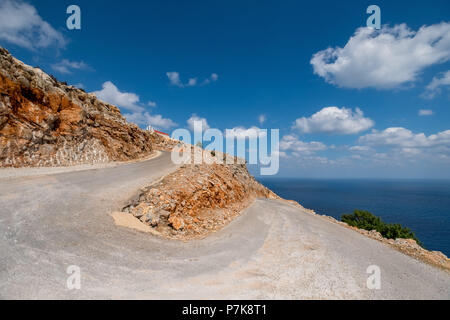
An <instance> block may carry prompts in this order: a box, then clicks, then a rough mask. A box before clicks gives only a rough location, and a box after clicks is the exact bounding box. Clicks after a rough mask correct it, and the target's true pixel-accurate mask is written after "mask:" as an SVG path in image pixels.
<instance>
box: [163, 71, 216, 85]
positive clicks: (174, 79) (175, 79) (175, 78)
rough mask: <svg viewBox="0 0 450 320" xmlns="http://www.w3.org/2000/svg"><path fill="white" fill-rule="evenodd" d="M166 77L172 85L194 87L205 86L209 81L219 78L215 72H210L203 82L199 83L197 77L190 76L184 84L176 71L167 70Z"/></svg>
mask: <svg viewBox="0 0 450 320" xmlns="http://www.w3.org/2000/svg"><path fill="white" fill-rule="evenodd" d="M166 76H167V78H169V81H170V84H171V85H172V86H176V87H180V88H184V87H195V86H205V85H208V84H210V83H211V82H215V81H217V80H218V79H219V76H218V75H217V74H216V73H213V74H211V76H210V77H209V78H207V79H205V80H204V81H203V82H201V83H199V82H198V78H190V79H189V80H188V82H187V83H186V84H184V83H183V81H181V78H180V73H179V72H176V71H172V72H167V73H166Z"/></svg>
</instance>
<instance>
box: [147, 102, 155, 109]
mask: <svg viewBox="0 0 450 320" xmlns="http://www.w3.org/2000/svg"><path fill="white" fill-rule="evenodd" d="M147 105H148V106H149V107H152V108H153V107H156V106H157V104H156V102H155V101H149V102H148V103H147Z"/></svg>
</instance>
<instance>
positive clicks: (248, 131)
mask: <svg viewBox="0 0 450 320" xmlns="http://www.w3.org/2000/svg"><path fill="white" fill-rule="evenodd" d="M265 136H267V131H265V130H262V129H260V128H258V127H251V128H244V127H235V128H233V129H227V130H225V137H226V138H236V139H247V138H249V139H256V138H258V137H265Z"/></svg>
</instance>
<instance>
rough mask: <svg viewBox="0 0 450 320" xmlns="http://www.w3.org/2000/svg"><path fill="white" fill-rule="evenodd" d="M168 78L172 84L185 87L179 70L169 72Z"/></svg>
mask: <svg viewBox="0 0 450 320" xmlns="http://www.w3.org/2000/svg"><path fill="white" fill-rule="evenodd" d="M166 75H167V78H169V81H170V84H171V85H173V86H177V87H183V84H182V83H181V80H180V74H179V73H178V72H175V71H174V72H167V73H166Z"/></svg>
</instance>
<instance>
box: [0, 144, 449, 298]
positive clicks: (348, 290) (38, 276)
mask: <svg viewBox="0 0 450 320" xmlns="http://www.w3.org/2000/svg"><path fill="white" fill-rule="evenodd" d="M174 169H175V166H174V165H172V164H171V162H170V155H169V154H167V153H164V154H162V156H160V157H158V158H155V159H152V160H148V161H145V162H139V163H130V164H124V165H120V166H117V167H112V168H104V169H97V170H88V171H77V172H64V173H59V174H54V175H42V176H36V175H35V176H31V177H17V178H6V179H5V178H0V256H1V259H0V298H2V299H21V298H31V299H47V298H50V299H54V298H62V299H91V298H94V299H100V298H107V299H109V298H117V299H128V298H133V299H163V298H164V299H184V298H187V299H214V298H220V299H238V298H239V299H240V298H242V299H282V298H287V299H304V298H329V299H336V298H346V299H352V298H376V299H385V298H401V299H412V298H419V299H421V298H423V299H425V298H426V299H435V298H442V299H449V298H450V275H449V273H446V272H443V271H440V270H438V269H436V268H434V267H431V266H428V265H426V264H424V263H422V262H419V261H416V260H414V259H412V258H410V257H408V256H406V255H403V254H402V253H399V252H397V251H395V250H393V249H391V248H389V247H387V246H385V245H384V244H381V243H379V242H377V241H375V240H372V239H369V238H366V237H364V236H362V235H360V234H359V233H356V232H354V231H352V230H349V229H345V228H343V227H341V226H339V225H336V224H333V223H331V222H328V221H326V220H323V219H320V218H318V217H316V216H313V215H310V214H308V213H306V212H303V211H302V210H301V209H299V208H297V207H295V206H292V205H289V204H286V203H284V202H280V201H274V200H258V201H256V202H255V203H254V204H253V205H252V206H251V207H250V208H248V209H247V210H246V211H245V212H244V213H243V214H242V215H241V216H240V217H239V218H238V219H236V220H235V221H233V222H232V223H231V224H230V225H229V226H228V227H226V228H225V229H223V230H222V231H220V232H218V233H216V234H213V235H212V236H210V237H208V238H207V239H205V240H200V241H193V242H189V243H182V242H177V241H169V240H165V239H160V238H157V237H154V236H152V235H149V234H146V233H140V232H138V231H135V230H132V229H127V228H123V227H117V226H115V225H114V222H113V219H112V217H111V216H110V214H111V212H113V211H117V210H118V209H120V208H121V207H122V206H123V204H124V203H125V202H126V201H127V200H128V199H129V198H130V197H132V196H133V195H134V194H135V192H136V191H137V189H138V188H140V187H143V186H145V185H148V184H150V182H151V181H154V180H156V179H158V178H159V177H161V176H163V175H164V174H167V173H169V172H171V171H172V170H174ZM71 265H76V266H79V267H80V270H81V289H80V290H69V289H67V286H66V280H67V278H68V277H69V275H68V274H67V273H66V271H67V268H68V267H69V266H71ZM370 265H377V266H378V267H379V268H380V270H381V289H380V290H369V289H368V288H367V285H366V282H367V278H368V277H369V274H367V273H366V271H367V268H368V267H369V266H370Z"/></svg>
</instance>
